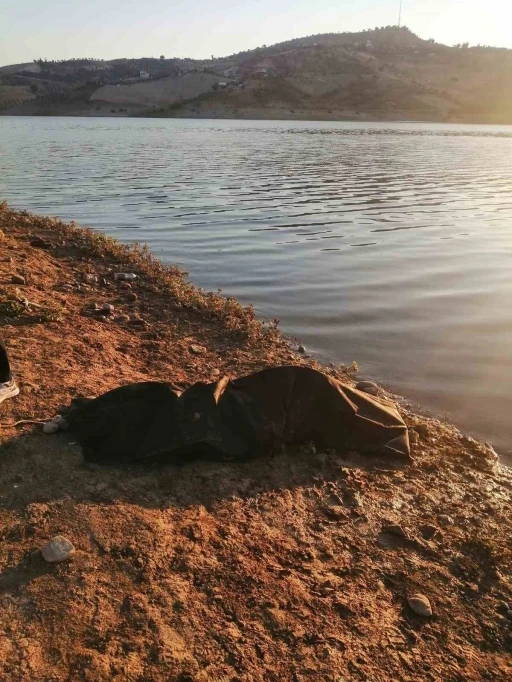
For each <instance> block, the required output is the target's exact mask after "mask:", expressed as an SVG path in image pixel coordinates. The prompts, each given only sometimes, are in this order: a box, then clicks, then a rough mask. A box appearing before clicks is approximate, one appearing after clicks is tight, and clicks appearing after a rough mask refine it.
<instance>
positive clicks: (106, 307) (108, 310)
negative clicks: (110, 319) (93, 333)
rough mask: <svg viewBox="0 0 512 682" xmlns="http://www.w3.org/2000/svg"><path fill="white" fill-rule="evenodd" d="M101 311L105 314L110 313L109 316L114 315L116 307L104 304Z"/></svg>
mask: <svg viewBox="0 0 512 682" xmlns="http://www.w3.org/2000/svg"><path fill="white" fill-rule="evenodd" d="M101 309H102V310H103V312H104V313H108V314H109V315H112V313H113V312H114V310H115V308H114V306H113V305H111V304H110V303H104V304H103V305H102V306H101Z"/></svg>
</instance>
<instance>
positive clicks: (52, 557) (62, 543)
mask: <svg viewBox="0 0 512 682" xmlns="http://www.w3.org/2000/svg"><path fill="white" fill-rule="evenodd" d="M74 553H75V548H74V547H73V544H72V543H71V542H70V541H69V540H68V539H67V538H65V537H64V536H63V535H56V536H55V537H54V538H52V539H51V540H50V542H48V543H47V544H46V545H45V546H44V547H43V549H42V554H43V559H44V560H45V561H48V563H50V564H58V563H60V562H61V561H67V559H70V558H71V557H72V556H73V554H74Z"/></svg>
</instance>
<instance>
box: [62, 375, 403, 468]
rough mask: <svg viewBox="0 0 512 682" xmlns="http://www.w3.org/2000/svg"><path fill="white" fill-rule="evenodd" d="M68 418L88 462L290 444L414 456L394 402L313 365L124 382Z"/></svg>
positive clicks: (240, 454)
mask: <svg viewBox="0 0 512 682" xmlns="http://www.w3.org/2000/svg"><path fill="white" fill-rule="evenodd" d="M67 419H68V421H69V424H70V427H71V428H72V429H73V430H74V432H75V433H76V435H77V438H78V440H79V441H80V443H81V445H82V447H83V450H84V455H85V457H86V459H87V460H89V461H95V462H100V463H105V464H107V463H108V464H129V463H135V462H138V463H148V464H149V463H154V462H159V463H184V462H187V461H190V460H193V459H210V460H231V461H237V460H238V461H241V460H245V459H248V458H250V457H255V456H260V455H264V454H267V453H270V452H272V451H273V450H275V449H276V448H279V447H280V445H282V444H303V443H313V444H314V445H315V446H316V447H317V448H323V449H332V450H337V451H346V450H357V451H359V452H362V453H376V454H386V455H395V456H400V457H409V455H410V452H409V441H408V435H407V427H406V425H405V423H404V422H403V420H402V418H401V417H400V415H399V413H398V411H397V409H396V407H395V406H394V404H393V403H391V402H390V401H387V400H383V399H380V398H374V397H373V396H370V395H368V394H366V393H363V392H361V391H358V390H356V389H354V388H351V387H350V386H348V385H347V384H344V383H343V382H341V381H339V380H337V379H333V378H332V377H329V376H327V375H325V374H322V373H321V372H317V371H315V370H313V369H309V368H307V367H295V366H290V367H275V368H271V369H266V370H263V371H261V372H257V373H256V374H252V375H250V376H246V377H242V378H240V379H236V380H234V381H230V380H229V379H228V378H227V377H224V378H222V379H220V380H219V381H218V382H216V383H212V384H204V383H197V384H194V385H193V386H191V387H190V388H188V389H187V390H185V391H183V392H180V391H179V390H177V389H175V388H173V387H171V386H169V385H168V384H165V383H159V382H147V383H140V384H132V385H128V386H123V387H120V388H117V389H114V390H113V391H109V392H108V393H105V394H104V395H102V396H100V397H99V398H96V399H94V400H91V401H83V402H81V403H77V404H75V405H73V406H72V408H71V409H70V411H69V413H68V415H67Z"/></svg>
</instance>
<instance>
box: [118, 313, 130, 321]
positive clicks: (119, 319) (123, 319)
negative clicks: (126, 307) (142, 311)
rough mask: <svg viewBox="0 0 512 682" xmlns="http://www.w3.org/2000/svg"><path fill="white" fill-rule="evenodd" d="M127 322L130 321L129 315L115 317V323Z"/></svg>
mask: <svg viewBox="0 0 512 682" xmlns="http://www.w3.org/2000/svg"><path fill="white" fill-rule="evenodd" d="M129 321H130V316H129V315H117V316H116V317H115V322H129Z"/></svg>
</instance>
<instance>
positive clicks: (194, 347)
mask: <svg viewBox="0 0 512 682" xmlns="http://www.w3.org/2000/svg"><path fill="white" fill-rule="evenodd" d="M189 350H190V352H191V353H194V355H203V354H204V353H206V348H205V347H204V346H198V345H197V344H196V343H193V344H192V345H191V346H190V349H189Z"/></svg>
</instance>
